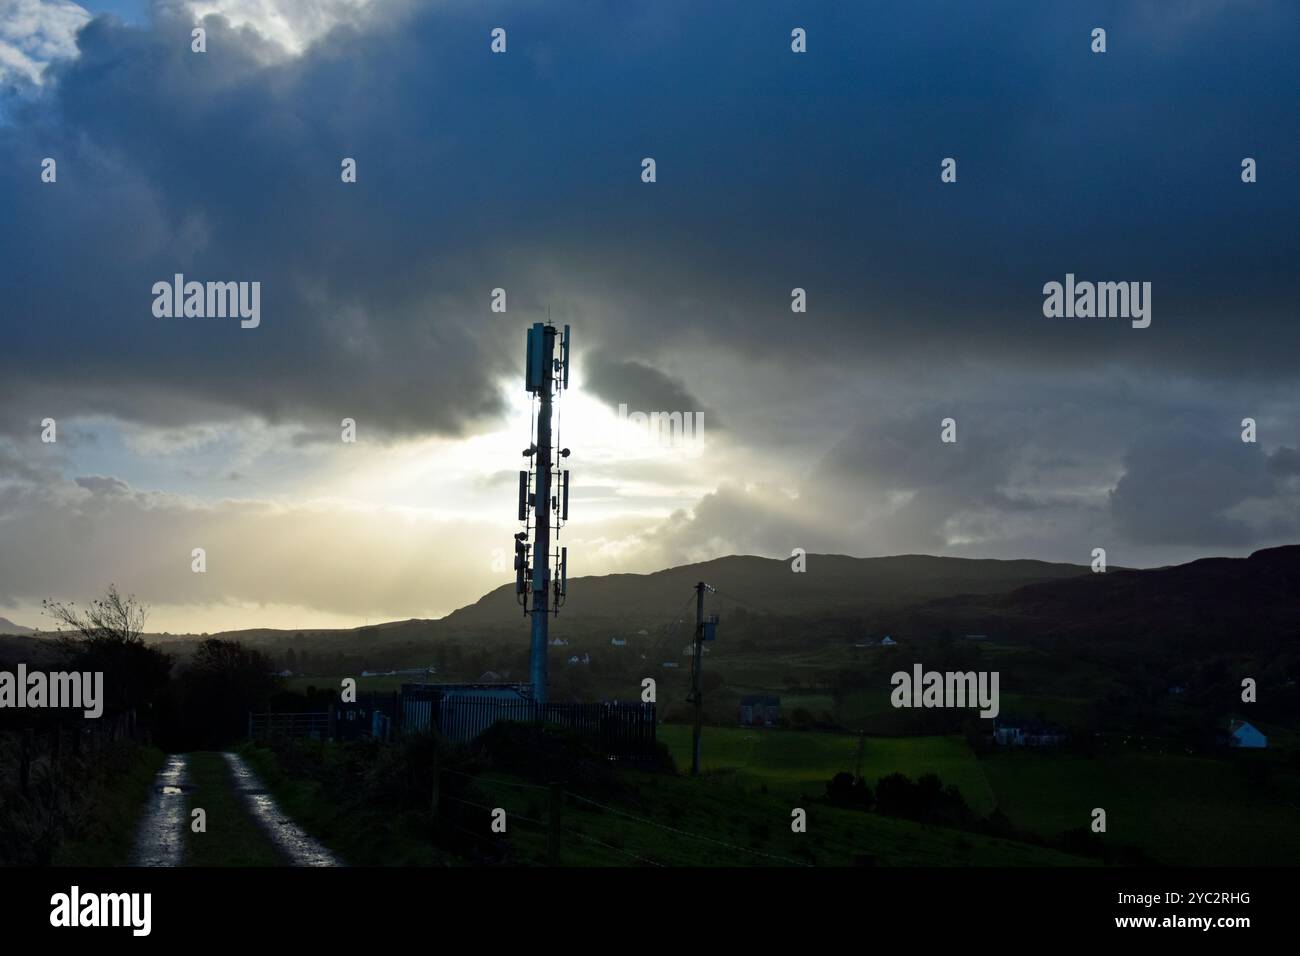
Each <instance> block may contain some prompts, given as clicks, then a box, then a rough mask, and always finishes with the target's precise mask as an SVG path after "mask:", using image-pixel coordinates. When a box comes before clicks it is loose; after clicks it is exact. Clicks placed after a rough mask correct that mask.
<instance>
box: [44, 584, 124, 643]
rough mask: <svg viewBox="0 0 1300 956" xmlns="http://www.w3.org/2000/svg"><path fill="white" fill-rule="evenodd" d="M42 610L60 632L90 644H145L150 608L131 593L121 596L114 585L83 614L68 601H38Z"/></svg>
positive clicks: (91, 603) (92, 602)
mask: <svg viewBox="0 0 1300 956" xmlns="http://www.w3.org/2000/svg"><path fill="white" fill-rule="evenodd" d="M41 607H43V608H44V609H45V613H46V614H48V615H49V616H50V617H52V618H54V620H55V622H57V623H58V624H59V625H60V627H59V631H60V632H63V631H72V632H74V633H75V634H78V635H80V639H81V640H82V641H85V642H88V643H91V644H97V643H100V642H107V643H115V644H137V643H143V641H144V622H145V619H146V618H147V617H148V616H149V609H148V608H146V607H145V606H144V605H143V604H141V603H140V602H138V601H137V600H136V599H135V595H134V594H132V595H129V596H127V597H122V595H121V593H120V592H119V591H118V590H117V585H116V584H110V585H109V586H108V593H107V594H105V595H104V597H102V598H96V599H95V600H93V601H91V602H90V607H89V608H87V609H86V610H85V611H78V610H77V608H76V605H75V604H74V603H73V602H71V601H70V602H68V603H67V604H64V603H62V602H59V601H51V600H48V599H47V600H44V601H42V602H41ZM64 639H65V640H67V638H66V637H65V638H64ZM72 639H73V640H76V638H72Z"/></svg>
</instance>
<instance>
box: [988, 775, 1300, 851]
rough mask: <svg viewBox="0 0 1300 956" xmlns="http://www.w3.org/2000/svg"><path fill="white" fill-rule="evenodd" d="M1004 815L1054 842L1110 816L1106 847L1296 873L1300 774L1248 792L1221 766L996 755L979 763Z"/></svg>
mask: <svg viewBox="0 0 1300 956" xmlns="http://www.w3.org/2000/svg"><path fill="white" fill-rule="evenodd" d="M981 764H982V766H983V767H984V769H985V771H986V773H987V774H988V778H989V781H990V782H991V783H992V785H993V789H994V792H995V793H996V794H997V796H998V799H999V801H1000V803H1001V807H1002V810H1003V812H1005V813H1006V814H1007V815H1008V816H1009V817H1010V818H1011V820H1012V822H1013V823H1014V824H1015V825H1017V826H1019V827H1026V828H1029V829H1031V830H1035V831H1037V832H1038V833H1041V834H1043V835H1053V834H1056V833H1059V832H1061V831H1062V830H1066V829H1069V828H1073V827H1078V826H1083V825H1086V824H1088V823H1089V822H1090V819H1091V817H1090V814H1091V813H1092V810H1093V808H1094V807H1101V808H1103V809H1104V810H1105V811H1106V823H1107V831H1106V832H1107V838H1108V839H1110V840H1113V841H1115V842H1116V843H1120V844H1128V845H1132V846H1137V847H1140V848H1142V849H1143V850H1145V851H1146V852H1147V853H1148V854H1150V855H1151V856H1152V857H1153V858H1154V859H1155V860H1157V861H1158V862H1160V863H1168V864H1180V865H1225V864H1239V865H1260V864H1267V865H1294V864H1295V862H1296V861H1297V860H1300V830H1298V829H1297V828H1296V819H1297V812H1298V811H1297V809H1296V807H1297V805H1300V775H1298V774H1296V773H1294V772H1291V773H1280V774H1275V775H1274V777H1273V778H1272V779H1270V780H1268V781H1266V782H1261V783H1251V782H1249V781H1247V780H1246V778H1245V777H1243V776H1242V774H1241V773H1240V772H1239V771H1237V770H1236V769H1235V768H1234V767H1233V765H1232V764H1231V763H1229V762H1228V761H1225V760H1215V759H1209V758H1205V757H1183V756H1177V755H1171V754H1163V755H1153V754H1140V753H1119V754H1109V755H1103V756H1098V757H1092V758H1089V757H1078V756H1074V755H1070V754H1033V753H999V754H992V755H990V756H988V757H986V758H985V759H984V760H982V761H981Z"/></svg>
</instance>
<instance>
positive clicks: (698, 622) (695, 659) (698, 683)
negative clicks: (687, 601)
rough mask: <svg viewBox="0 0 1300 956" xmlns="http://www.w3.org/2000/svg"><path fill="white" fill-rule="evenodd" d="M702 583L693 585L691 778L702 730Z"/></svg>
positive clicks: (697, 764)
mask: <svg viewBox="0 0 1300 956" xmlns="http://www.w3.org/2000/svg"><path fill="white" fill-rule="evenodd" d="M704 587H705V585H704V582H703V581H701V582H699V583H698V584H696V585H695V643H694V647H693V648H692V651H693V652H694V653H693V656H692V659H691V699H692V700H693V701H694V702H695V732H694V733H693V734H692V736H691V776H692V777H698V776H699V775H700V732H701V731H702V730H703V729H704V681H703V680H702V679H701V676H700V665H701V663H702V659H701V656H702V654H703V648H704Z"/></svg>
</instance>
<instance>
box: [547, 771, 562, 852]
mask: <svg viewBox="0 0 1300 956" xmlns="http://www.w3.org/2000/svg"><path fill="white" fill-rule="evenodd" d="M563 809H564V788H563V787H561V786H560V785H559V784H558V783H553V784H551V815H550V821H549V823H550V826H549V827H548V828H547V834H546V863H547V865H548V866H559V865H560V813H561V811H562V810H563Z"/></svg>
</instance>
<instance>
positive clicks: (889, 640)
mask: <svg viewBox="0 0 1300 956" xmlns="http://www.w3.org/2000/svg"><path fill="white" fill-rule="evenodd" d="M897 644H898V641H896V640H894V639H893V638H892V637H890V636H889V635H888V634H886V635H885V639H884V640H883V641H881V642H880V646H881V647H894V646H896V645H897Z"/></svg>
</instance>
